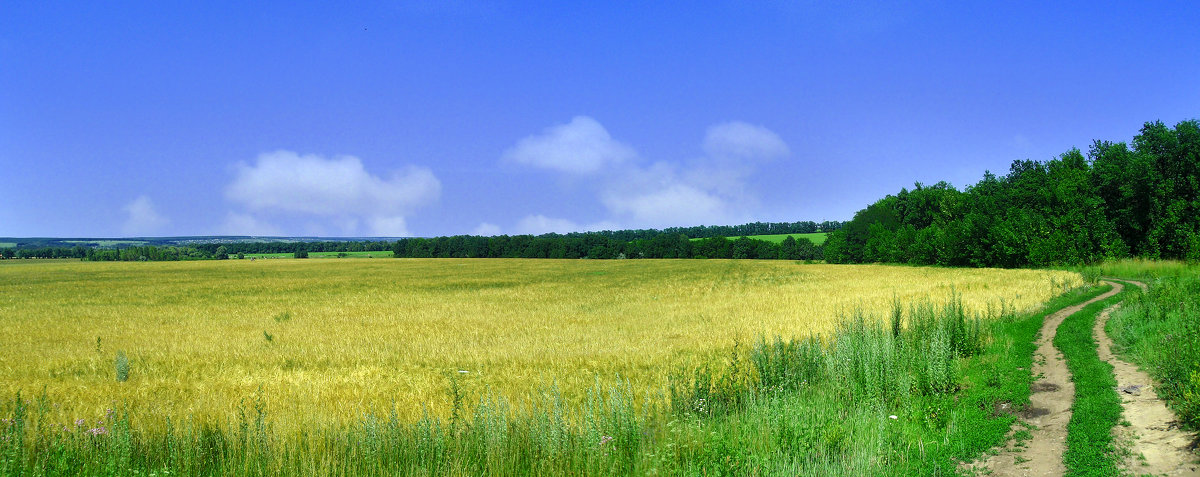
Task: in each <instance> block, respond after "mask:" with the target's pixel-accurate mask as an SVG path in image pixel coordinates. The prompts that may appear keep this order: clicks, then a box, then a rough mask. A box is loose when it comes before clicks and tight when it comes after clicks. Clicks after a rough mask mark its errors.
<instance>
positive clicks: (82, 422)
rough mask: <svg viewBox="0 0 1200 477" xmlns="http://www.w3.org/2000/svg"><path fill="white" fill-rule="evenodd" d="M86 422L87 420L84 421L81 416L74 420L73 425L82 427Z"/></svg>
mask: <svg viewBox="0 0 1200 477" xmlns="http://www.w3.org/2000/svg"><path fill="white" fill-rule="evenodd" d="M86 424H87V421H85V420H84V419H83V418H80V419H77V420H75V427H83V426H84V425H86Z"/></svg>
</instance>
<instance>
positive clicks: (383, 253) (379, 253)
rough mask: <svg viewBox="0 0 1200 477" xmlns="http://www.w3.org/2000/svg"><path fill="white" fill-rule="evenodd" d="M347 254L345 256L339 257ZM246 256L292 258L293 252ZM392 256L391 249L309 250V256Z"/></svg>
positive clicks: (247, 256)
mask: <svg viewBox="0 0 1200 477" xmlns="http://www.w3.org/2000/svg"><path fill="white" fill-rule="evenodd" d="M339 254H345V257H339V256H338V255H339ZM245 255H246V258H292V257H293V254H292V253H290V252H289V253H247V254H245ZM368 257H369V258H392V251H391V250H383V251H374V252H308V258H368Z"/></svg>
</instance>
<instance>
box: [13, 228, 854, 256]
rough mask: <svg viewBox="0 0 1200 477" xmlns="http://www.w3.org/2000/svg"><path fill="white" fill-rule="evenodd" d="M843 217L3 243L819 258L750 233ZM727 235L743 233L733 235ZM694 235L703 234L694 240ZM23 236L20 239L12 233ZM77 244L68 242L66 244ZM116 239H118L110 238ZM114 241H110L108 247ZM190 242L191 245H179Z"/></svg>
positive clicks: (21, 251) (48, 248)
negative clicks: (384, 237) (348, 235)
mask: <svg viewBox="0 0 1200 477" xmlns="http://www.w3.org/2000/svg"><path fill="white" fill-rule="evenodd" d="M841 226H842V223H841V222H835V221H826V222H819V223H818V222H812V221H802V222H754V223H749V224H743V225H718V226H697V227H672V228H668V229H662V230H658V229H637V230H615V231H613V230H606V231H599V232H579V233H570V234H565V235H561V234H544V235H538V236H533V235H514V236H508V235H500V236H494V237H479V236H466V235H460V236H453V237H435V238H408V239H400V240H399V241H366V240H330V241H314V240H263V239H256V238H251V237H238V238H227V239H226V240H222V238H221V237H185V238H180V239H136V240H133V239H131V240H124V241H119V240H94V241H87V240H72V241H66V240H60V239H29V240H27V241H26V242H24V243H20V242H19V243H17V246H16V247H9V248H3V249H0V258H78V259H81V260H88V261H173V260H211V259H217V260H221V259H226V258H229V257H230V256H237V255H239V254H242V255H244V254H256V253H291V254H294V255H295V256H296V257H306V256H307V254H308V253H309V252H361V251H384V250H391V251H392V252H393V253H394V254H395V256H396V257H402V258H406V257H407V258H411V257H433V258H501V257H511V258H596V259H612V258H705V257H708V258H757V259H792V260H819V259H820V258H821V248H820V247H818V246H816V245H814V244H813V243H812V242H811V241H809V240H808V239H803V238H802V239H799V240H797V239H793V238H791V237H788V238H787V239H785V240H784V241H783V242H782V243H770V242H767V241H763V240H755V239H750V238H746V237H745V236H746V235H770V234H801V233H815V232H828V231H833V230H837V229H838V228H839V227H841ZM727 237H740V238H737V239H728V238H727ZM692 238H702V239H703V240H696V241H692V240H690V239H692ZM9 240H16V239H9ZM69 242H70V243H74V242H79V243H75V244H74V245H71V246H64V245H65V244H67V243H69ZM108 243H111V244H108ZM106 244H108V245H106ZM180 244H187V245H180Z"/></svg>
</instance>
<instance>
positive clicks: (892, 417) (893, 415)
mask: <svg viewBox="0 0 1200 477" xmlns="http://www.w3.org/2000/svg"><path fill="white" fill-rule="evenodd" d="M888 419H892V420H896V419H900V418H899V417H896V415H895V414H892V415H890V416H888Z"/></svg>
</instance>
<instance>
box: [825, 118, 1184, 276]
mask: <svg viewBox="0 0 1200 477" xmlns="http://www.w3.org/2000/svg"><path fill="white" fill-rule="evenodd" d="M1131 256H1133V257H1145V258H1153V259H1160V258H1161V259H1176V260H1188V261H1196V260H1200V124H1198V123H1197V121H1196V120H1190V121H1184V122H1181V123H1179V124H1177V125H1176V126H1175V127H1174V128H1169V127H1167V126H1165V125H1163V123H1161V122H1152V123H1146V124H1145V125H1144V126H1143V127H1142V129H1141V132H1140V133H1139V134H1138V135H1137V136H1136V137H1134V139H1133V144H1132V145H1128V144H1125V143H1122V142H1118V143H1113V142H1108V141H1096V142H1094V143H1093V144H1092V146H1091V147H1090V148H1089V149H1088V151H1087V155H1086V156H1085V155H1084V154H1083V153H1082V152H1080V151H1079V150H1078V149H1072V150H1070V151H1067V152H1066V153H1065V154H1063V155H1061V156H1059V157H1058V158H1056V159H1053V160H1050V161H1046V162H1039V161H1029V160H1026V161H1016V162H1013V164H1012V167H1010V169H1009V172H1008V174H1007V175H1004V176H1000V177H997V176H995V175H993V174H991V173H990V172H989V173H986V174H984V176H983V179H982V180H980V181H979V182H978V183H977V184H975V185H973V186H969V187H967V188H966V190H964V191H958V190H956V189H955V188H954V187H952V186H950V185H949V184H946V183H944V182H941V183H938V184H935V185H933V186H925V185H922V184H919V183H918V184H917V185H916V186H915V187H914V188H913V189H912V190H908V189H902V190H901V191H900V193H899V194H896V195H889V196H887V197H884V198H883V199H880V200H879V201H877V202H875V203H874V204H871V205H870V206H869V207H867V208H866V209H863V210H861V211H859V212H858V213H856V214H855V215H854V219H853V220H851V221H850V222H847V223H846V225H845V226H844V227H842V228H841V229H840V230H838V231H836V232H834V233H833V234H831V235H830V236H829V238H828V240H827V241H826V243H825V259H826V260H827V261H829V262H831V263H869V262H890V263H911V264H917V265H935V264H936V265H946V266H970V267H1008V268H1011V267H1027V266H1028V267H1044V266H1053V265H1067V264H1080V263H1092V262H1095V261H1098V260H1102V259H1110V258H1123V257H1131Z"/></svg>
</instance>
